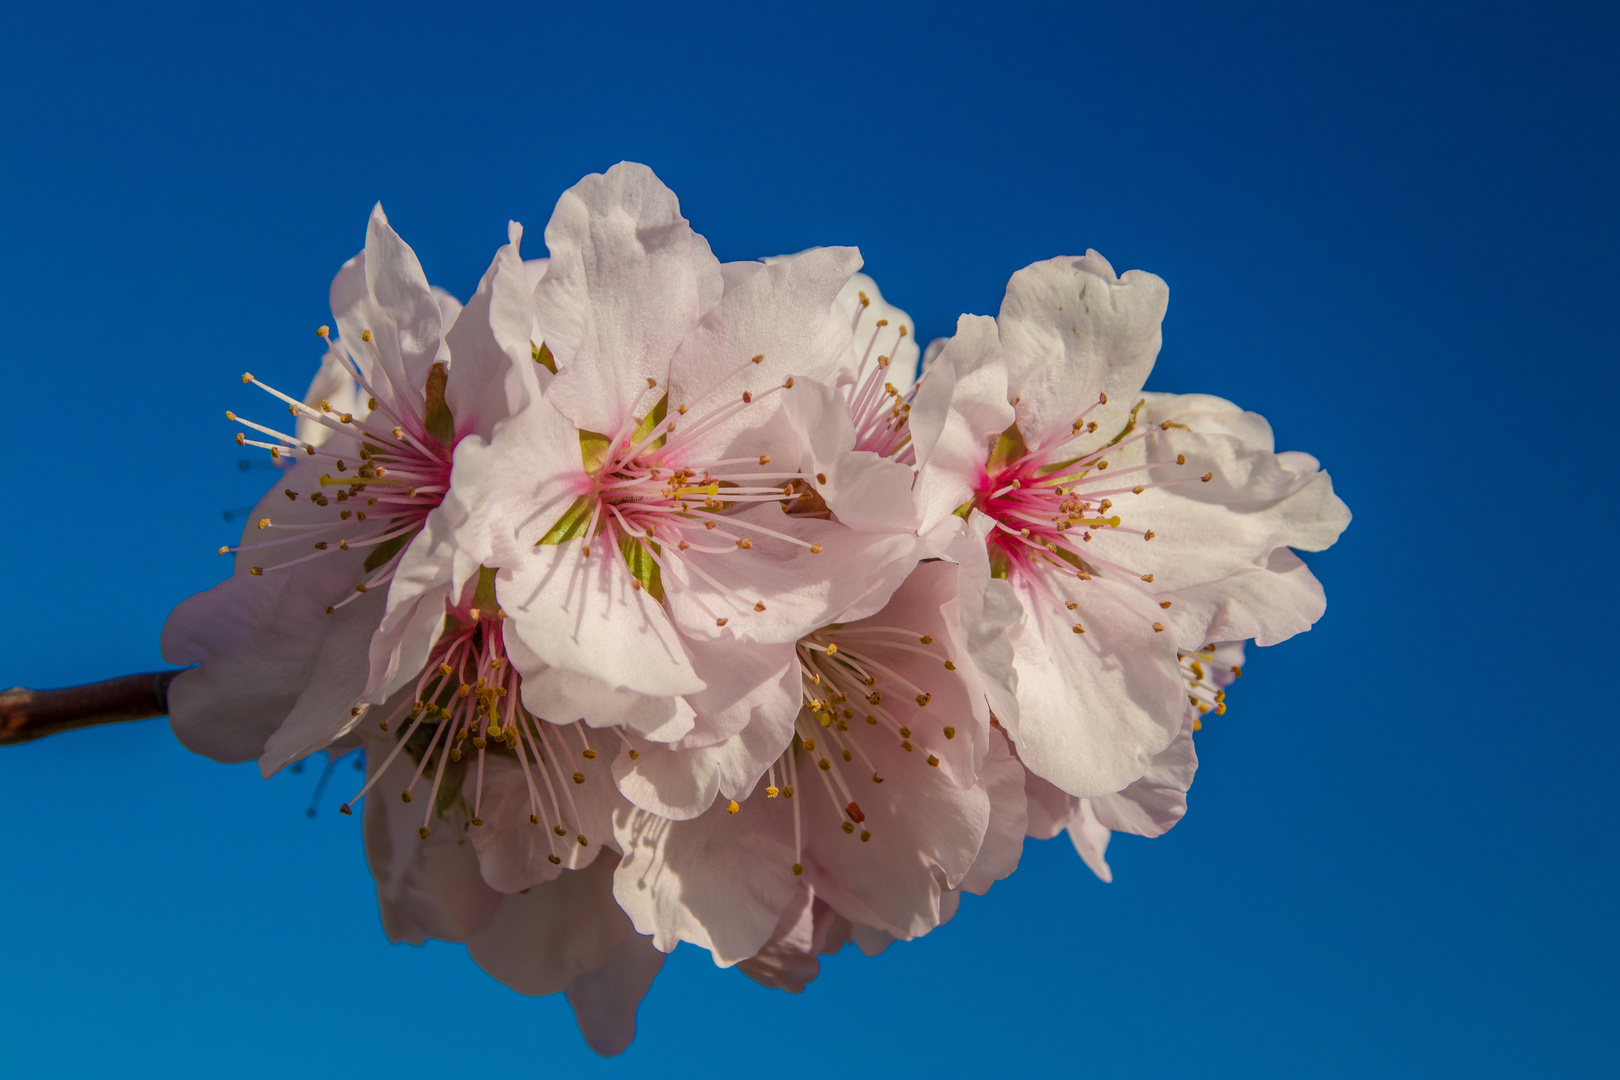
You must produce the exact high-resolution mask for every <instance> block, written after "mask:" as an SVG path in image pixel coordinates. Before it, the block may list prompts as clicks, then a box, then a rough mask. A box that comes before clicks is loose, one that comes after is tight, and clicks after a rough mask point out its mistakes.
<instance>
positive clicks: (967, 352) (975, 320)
mask: <svg viewBox="0 0 1620 1080" xmlns="http://www.w3.org/2000/svg"><path fill="white" fill-rule="evenodd" d="M1013 418H1014V413H1013V407H1012V406H1011V405H1010V404H1008V402H1007V369H1006V365H1005V364H1004V362H1003V360H1002V354H1001V345H1000V340H999V338H998V337H997V333H996V324H995V320H994V319H989V318H985V317H982V316H976V315H963V316H962V317H961V318H960V319H958V320H957V324H956V336H955V337H953V338H951V339H950V341H949V342H948V343H947V344H946V345H945V347H944V349H943V350H942V351H941V352H940V354H939V356H938V357H937V358H936V359H935V360H934V362H933V363H932V364H931V365H930V366H929V368H928V374H927V376H926V377H925V378H924V379H923V380H922V385H921V386H919V387H918V388H917V398H916V400H915V401H914V402H913V403H912V408H911V419H910V426H911V439H912V445H913V446H915V447H916V454H917V488H916V499H917V505H918V508H919V510H920V512H921V514H922V525H921V528H922V531H923V532H924V533H927V532H930V531H932V530H933V529H935V528H937V527H938V525H939V523H940V522H941V521H943V520H946V519H948V518H949V517H950V515H951V514H953V513H955V511H956V509H957V507H959V506H961V505H962V504H963V503H965V502H967V501H968V500H969V499H971V498H972V497H973V494H974V492H975V490H976V488H977V486H978V484H979V483H980V482H982V481H983V480H984V477H985V462H986V461H987V460H988V458H989V456H990V451H989V448H990V445H991V443H992V442H993V441H994V440H995V438H996V436H998V435H1000V434H1001V433H1002V432H1003V431H1005V430H1007V428H1009V427H1011V426H1012V423H1013Z"/></svg>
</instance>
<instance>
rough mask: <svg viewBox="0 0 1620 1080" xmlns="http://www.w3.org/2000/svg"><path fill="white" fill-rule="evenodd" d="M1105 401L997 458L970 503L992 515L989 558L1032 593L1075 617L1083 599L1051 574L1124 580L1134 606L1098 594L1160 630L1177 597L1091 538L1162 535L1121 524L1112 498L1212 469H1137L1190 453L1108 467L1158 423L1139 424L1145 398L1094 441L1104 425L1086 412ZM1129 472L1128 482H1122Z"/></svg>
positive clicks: (1178, 461)
mask: <svg viewBox="0 0 1620 1080" xmlns="http://www.w3.org/2000/svg"><path fill="white" fill-rule="evenodd" d="M1107 402H1108V395H1107V394H1102V395H1100V396H1099V398H1098V400H1097V402H1096V404H1094V405H1092V406H1091V407H1090V408H1088V409H1087V410H1086V411H1085V412H1084V413H1082V414H1081V415H1080V416H1079V417H1078V418H1076V419H1075V421H1074V423H1073V425H1072V426H1071V428H1070V432H1069V434H1068V435H1067V436H1063V437H1060V438H1058V439H1055V440H1052V441H1050V442H1048V443H1046V444H1045V445H1043V446H1040V447H1036V448H1034V449H1025V448H1023V447H1022V446H1020V447H1019V449H1022V450H1023V452H1022V454H1021V455H1020V456H1017V457H1014V458H1013V459H1012V460H1010V461H1007V462H1006V463H1004V464H993V465H992V466H991V467H990V468H988V469H987V470H986V472H985V473H984V475H983V476H982V477H981V480H980V483H979V485H978V493H977V495H976V497H975V499H974V502H973V504H972V505H973V506H975V507H976V508H977V509H979V510H981V511H982V512H984V513H985V514H986V515H988V516H989V517H990V518H991V519H993V520H994V521H995V528H994V530H993V531H992V532H991V533H990V535H989V537H988V538H987V543H988V544H989V547H990V552H991V559H992V563H993V564H995V565H996V566H997V568H998V569H999V570H1001V571H1004V572H1005V573H1006V574H1008V575H1009V576H1010V575H1013V574H1018V575H1021V577H1022V578H1023V580H1024V581H1026V582H1027V583H1028V584H1029V586H1030V587H1031V588H1032V589H1033V590H1034V591H1036V592H1039V593H1043V594H1044V595H1045V596H1046V597H1047V598H1048V600H1049V601H1050V602H1051V603H1054V604H1057V605H1060V606H1061V608H1062V609H1063V610H1064V611H1066V612H1069V613H1071V617H1072V613H1073V612H1074V611H1075V610H1076V609H1077V608H1078V607H1079V605H1078V604H1077V603H1076V602H1075V601H1073V600H1069V599H1067V598H1065V597H1063V596H1061V595H1059V594H1058V593H1057V592H1056V591H1054V590H1053V589H1051V588H1050V586H1049V584H1048V582H1047V581H1046V577H1047V576H1048V575H1057V576H1059V577H1064V578H1069V579H1073V580H1075V581H1080V582H1090V581H1093V580H1094V579H1098V578H1102V579H1105V580H1109V581H1113V582H1118V583H1120V584H1123V585H1124V586H1125V587H1126V593H1127V595H1129V596H1133V597H1135V598H1136V602H1135V603H1131V602H1127V601H1126V600H1125V599H1124V598H1123V597H1121V596H1120V595H1119V594H1118V593H1116V592H1114V591H1113V590H1106V589H1105V590H1099V591H1100V592H1102V594H1103V595H1104V596H1107V597H1109V598H1110V599H1111V600H1114V601H1117V602H1120V603H1122V604H1123V605H1124V606H1125V607H1126V609H1127V610H1129V611H1130V612H1131V613H1132V614H1133V615H1135V616H1137V617H1139V618H1142V619H1143V620H1144V621H1146V622H1148V623H1150V624H1151V625H1152V627H1153V630H1154V631H1155V632H1158V633H1162V632H1163V631H1164V624H1163V623H1161V622H1158V621H1156V620H1155V618H1154V616H1153V614H1152V609H1153V608H1158V609H1161V610H1168V609H1169V608H1170V606H1171V604H1172V601H1169V600H1160V599H1158V598H1157V597H1155V596H1154V595H1153V594H1152V593H1151V592H1150V591H1149V590H1147V589H1145V588H1143V585H1144V584H1152V583H1153V575H1152V573H1142V572H1141V571H1140V570H1139V569H1133V568H1131V567H1130V566H1128V565H1126V563H1127V562H1128V561H1130V556H1129V555H1128V554H1126V553H1125V552H1123V550H1121V549H1119V548H1118V547H1117V545H1116V546H1114V547H1110V548H1108V549H1107V550H1108V555H1104V554H1103V553H1102V551H1101V550H1099V549H1102V548H1103V547H1104V544H1097V545H1093V543H1092V541H1093V540H1094V539H1101V538H1103V537H1108V538H1109V540H1108V541H1107V543H1110V544H1111V543H1113V540H1114V538H1116V537H1123V536H1131V537H1140V538H1141V539H1142V540H1143V541H1151V540H1152V539H1153V537H1154V535H1155V534H1154V532H1153V530H1152V529H1136V528H1130V527H1128V526H1126V525H1125V524H1124V521H1123V518H1122V516H1121V515H1120V513H1119V512H1118V510H1117V508H1116V505H1115V502H1114V497H1115V496H1118V497H1120V498H1122V499H1124V498H1128V497H1129V496H1131V495H1140V494H1142V493H1143V492H1144V491H1147V490H1148V489H1150V488H1157V487H1167V486H1169V485H1172V484H1182V483H1188V482H1197V481H1200V480H1201V481H1204V482H1206V483H1207V482H1208V481H1209V480H1211V479H1212V478H1213V474H1212V473H1205V474H1204V475H1202V476H1188V477H1179V478H1176V479H1171V480H1162V481H1156V482H1155V481H1151V480H1149V479H1148V478H1146V477H1142V476H1140V475H1139V474H1142V473H1145V472H1147V471H1149V470H1151V469H1154V468H1157V467H1159V466H1164V465H1185V464H1186V463H1187V458H1186V455H1185V454H1177V455H1176V457H1174V458H1173V459H1168V460H1164V461H1149V462H1145V463H1143V464H1140V465H1133V466H1129V467H1127V468H1114V469H1110V462H1109V457H1110V456H1112V455H1117V454H1118V453H1119V451H1121V450H1123V449H1124V448H1125V447H1128V446H1130V445H1132V444H1133V443H1136V442H1140V441H1141V440H1143V439H1145V438H1147V437H1148V436H1149V435H1150V434H1152V429H1151V428H1149V429H1148V430H1146V431H1140V432H1137V431H1134V429H1135V427H1136V415H1137V412H1138V411H1139V410H1140V409H1141V407H1142V406H1141V403H1138V404H1137V406H1136V408H1135V409H1132V410H1131V417H1130V421H1129V422H1128V423H1127V424H1126V426H1125V429H1124V430H1123V431H1122V432H1120V433H1119V434H1118V435H1117V436H1115V437H1114V438H1113V439H1112V440H1111V441H1109V442H1107V443H1106V444H1104V445H1102V446H1098V445H1096V443H1097V422H1096V421H1095V420H1088V419H1087V417H1088V416H1089V415H1090V414H1091V412H1092V411H1093V410H1094V409H1096V408H1097V407H1098V406H1101V405H1105V404H1107ZM1173 426H1175V425H1173V424H1172V423H1171V422H1170V421H1168V420H1166V421H1164V422H1163V423H1161V424H1160V425H1159V428H1160V429H1161V430H1168V429H1169V428H1171V427H1173ZM1002 441H1003V442H1004V443H1005V442H1007V441H1008V438H1007V436H1003V440H1002ZM1014 453H1017V451H1016V450H1015V451H1014ZM1122 477H1130V479H1127V480H1122ZM1138 480H1140V481H1141V482H1137V481H1138ZM1110 511H1114V512H1113V513H1110ZM1144 611H1147V612H1149V614H1144V613H1143V612H1144ZM1073 628H1074V632H1075V633H1076V634H1083V633H1085V632H1086V629H1085V626H1084V625H1082V624H1081V623H1079V622H1074V623H1073Z"/></svg>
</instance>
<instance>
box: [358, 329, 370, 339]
mask: <svg viewBox="0 0 1620 1080" xmlns="http://www.w3.org/2000/svg"><path fill="white" fill-rule="evenodd" d="M360 340H361V341H370V340H371V331H370V330H362V331H360Z"/></svg>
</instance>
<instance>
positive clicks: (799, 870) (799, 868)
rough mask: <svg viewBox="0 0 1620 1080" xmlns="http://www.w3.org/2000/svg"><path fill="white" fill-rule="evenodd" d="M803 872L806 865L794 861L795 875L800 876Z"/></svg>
mask: <svg viewBox="0 0 1620 1080" xmlns="http://www.w3.org/2000/svg"><path fill="white" fill-rule="evenodd" d="M802 873H804V867H803V866H801V865H799V864H798V863H794V864H793V876H794V877H798V876H799V875H800V874H802Z"/></svg>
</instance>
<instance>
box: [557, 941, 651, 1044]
mask: <svg viewBox="0 0 1620 1080" xmlns="http://www.w3.org/2000/svg"><path fill="white" fill-rule="evenodd" d="M663 966H664V954H663V953H661V952H659V951H658V950H657V949H656V948H654V947H653V944H652V942H651V941H650V940H649V939H648V938H645V937H643V936H641V935H640V934H631V935H630V936H629V937H627V938H625V940H624V944H622V945H620V946H619V947H618V949H617V950H615V951H614V953H613V955H612V956H611V957H609V958H608V962H607V963H606V964H604V965H602V966H601V967H600V968H598V969H596V970H595V971H588V972H586V973H585V974H583V975H581V976H579V977H578V978H576V979H575V980H574V982H573V985H571V986H569V988H568V1004H570V1005H572V1006H573V1007H574V1022H575V1023H577V1024H578V1025H579V1033H580V1034H581V1035H583V1036H585V1044H586V1045H587V1046H589V1047H590V1048H591V1049H592V1050H595V1051H596V1052H597V1053H598V1054H601V1055H602V1056H603V1057H613V1056H615V1055H617V1054H622V1053H624V1051H625V1050H626V1049H627V1048H628V1047H629V1046H630V1043H631V1041H632V1040H634V1039H635V1037H636V1009H637V1008H638V1007H639V1006H640V1005H641V999H642V998H644V997H646V996H647V991H648V990H650V989H652V984H653V979H655V978H657V977H658V972H659V971H660V970H662V969H663Z"/></svg>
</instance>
